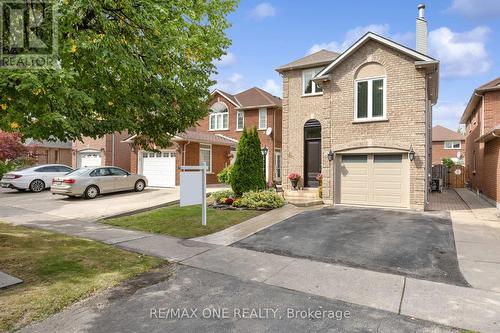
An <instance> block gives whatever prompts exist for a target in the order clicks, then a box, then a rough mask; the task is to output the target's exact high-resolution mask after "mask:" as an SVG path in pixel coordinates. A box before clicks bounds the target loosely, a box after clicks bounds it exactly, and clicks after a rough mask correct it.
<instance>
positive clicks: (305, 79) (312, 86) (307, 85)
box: [302, 68, 323, 95]
mask: <svg viewBox="0 0 500 333" xmlns="http://www.w3.org/2000/svg"><path fill="white" fill-rule="evenodd" d="M320 71H321V68H313V69H306V70H304V71H303V72H302V95H314V94H320V93H322V92H323V88H321V87H320V86H318V85H317V84H316V83H315V82H314V81H313V80H312V79H313V77H314V76H315V75H316V74H318V73H319V72H320Z"/></svg>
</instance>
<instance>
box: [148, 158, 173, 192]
mask: <svg viewBox="0 0 500 333" xmlns="http://www.w3.org/2000/svg"><path fill="white" fill-rule="evenodd" d="M139 174H142V175H144V176H146V178H147V179H148V186H157V187H175V152H172V151H161V152H148V151H141V152H140V153H139Z"/></svg>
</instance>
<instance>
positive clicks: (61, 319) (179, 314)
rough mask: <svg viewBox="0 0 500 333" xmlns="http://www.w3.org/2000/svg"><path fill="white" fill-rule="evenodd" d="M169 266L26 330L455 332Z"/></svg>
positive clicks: (285, 290)
mask: <svg viewBox="0 0 500 333" xmlns="http://www.w3.org/2000/svg"><path fill="white" fill-rule="evenodd" d="M171 267H174V268H173V269H172V268H166V269H162V270H159V271H157V272H155V273H149V274H146V275H145V276H144V277H143V278H142V279H138V280H135V281H131V282H128V283H127V284H126V285H123V286H121V287H119V288H115V289H113V290H111V291H108V292H107V293H104V294H101V295H99V296H97V297H94V298H91V299H89V300H87V301H85V302H83V303H80V304H77V305H75V306H72V307H70V308H69V309H68V310H65V311H63V312H60V313H59V314H56V315H55V316H54V317H51V318H49V319H48V320H46V321H44V322H42V323H39V324H37V325H33V326H29V327H26V328H25V329H23V330H21V332H54V333H57V332H107V333H114V332H183V333H184V332H318V331H321V332H325V331H328V332H371V331H372V332H458V331H457V330H454V329H451V328H448V327H443V326H440V325H436V324H434V323H430V322H426V321H422V320H417V319H412V318H410V317H406V316H402V315H398V314H395V313H390V312H385V311H381V310H375V309H372V308H368V307H363V306H358V305H354V304H349V303H345V302H341V301H335V300H330V299H326V298H322V297H317V296H312V295H310V294H306V293H301V292H295V291H291V290H287V289H282V288H278V287H273V286H269V285H266V284H262V283H257V282H251V281H245V280H240V279H238V278H234V277H230V276H227V275H223V274H219V273H213V272H208V271H205V270H202V269H197V268H190V267H187V266H182V265H180V266H171ZM170 274H171V275H170ZM169 275H170V276H169ZM172 316H173V317H174V318H172Z"/></svg>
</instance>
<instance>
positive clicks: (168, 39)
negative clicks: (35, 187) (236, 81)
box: [0, 0, 237, 146]
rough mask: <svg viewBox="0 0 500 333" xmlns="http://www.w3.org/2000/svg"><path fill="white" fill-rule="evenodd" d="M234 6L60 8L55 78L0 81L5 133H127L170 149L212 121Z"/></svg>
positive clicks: (69, 2)
mask: <svg viewBox="0 0 500 333" xmlns="http://www.w3.org/2000/svg"><path fill="white" fill-rule="evenodd" d="M236 1H237V0H210V1H205V0H140V1H139V0H58V1H56V2H57V3H58V5H59V6H58V11H57V13H58V18H57V22H58V34H59V48H58V59H59V61H58V63H59V66H58V67H59V68H56V69H43V70H29V69H28V70H7V69H3V70H1V71H0V129H3V130H5V131H16V132H19V133H21V134H22V136H23V137H24V138H26V137H32V138H35V139H48V138H56V139H60V140H77V139H81V138H82V137H84V136H90V137H98V136H101V135H103V134H106V133H112V132H115V131H125V130H127V131H128V132H129V133H130V134H143V135H141V136H138V138H142V140H143V141H141V142H138V143H140V144H143V145H145V144H147V142H146V140H152V141H154V142H155V143H156V145H158V146H166V145H168V144H169V140H170V138H171V136H172V135H173V134H175V133H176V132H178V131H183V130H185V129H186V128H187V127H189V126H192V125H194V124H195V123H196V121H197V120H199V119H200V118H202V117H203V116H205V115H206V114H207V112H208V110H207V106H206V103H205V101H206V99H207V98H208V97H209V89H210V87H211V86H212V85H213V83H214V82H213V81H211V80H210V76H211V75H212V74H213V73H215V71H216V68H215V66H214V60H216V59H219V58H220V57H221V56H222V55H223V54H224V53H225V50H226V49H227V47H228V46H229V45H230V40H229V39H228V38H227V37H226V35H225V30H226V29H227V28H228V27H229V23H228V21H227V19H226V16H227V14H228V13H230V12H231V11H233V10H234V9H235V6H236ZM27 2H28V1H27ZM47 13H48V12H47ZM47 15H48V14H47ZM41 29H42V31H41V32H40V31H39V32H38V33H39V34H43V33H44V32H43V26H42V28H41ZM39 30H40V29H39ZM145 138H147V139H145Z"/></svg>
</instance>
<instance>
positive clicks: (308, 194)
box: [285, 188, 319, 199]
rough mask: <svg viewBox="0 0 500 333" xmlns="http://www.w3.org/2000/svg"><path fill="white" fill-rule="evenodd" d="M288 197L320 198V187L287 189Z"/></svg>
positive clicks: (286, 194) (286, 195)
mask: <svg viewBox="0 0 500 333" xmlns="http://www.w3.org/2000/svg"><path fill="white" fill-rule="evenodd" d="M285 197H286V198H311V199H315V198H319V196H318V189H317V188H315V189H307V190H298V191H294V190H291V191H285Z"/></svg>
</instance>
